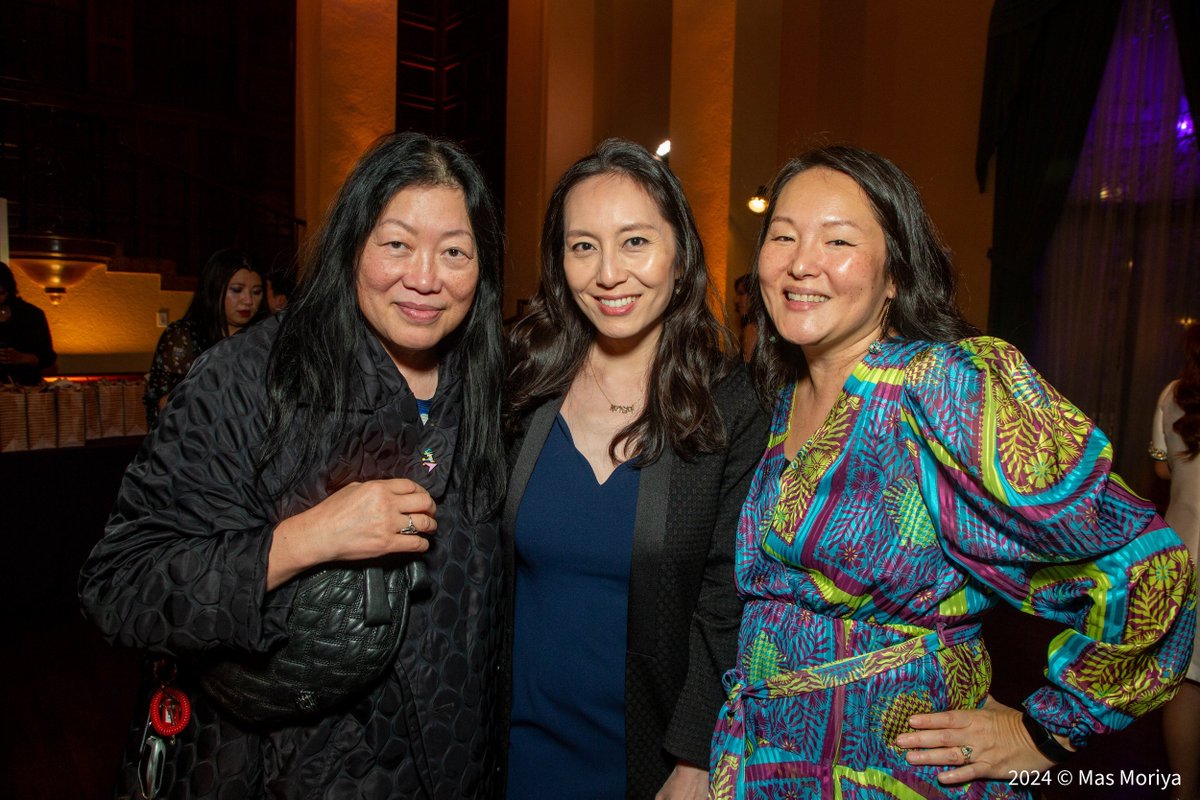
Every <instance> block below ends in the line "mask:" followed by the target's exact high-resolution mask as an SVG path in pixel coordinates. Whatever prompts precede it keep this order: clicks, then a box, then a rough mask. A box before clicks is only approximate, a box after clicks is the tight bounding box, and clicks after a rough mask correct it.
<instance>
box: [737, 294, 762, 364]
mask: <svg viewBox="0 0 1200 800" xmlns="http://www.w3.org/2000/svg"><path fill="white" fill-rule="evenodd" d="M754 290H755V286H754V284H753V283H752V282H751V279H750V276H749V275H742V276H741V277H739V278H738V279H737V280H736V281H734V282H733V291H734V301H733V307H734V310H735V312H736V313H737V315H738V340H739V342H740V343H741V346H742V360H743V361H745V362H746V363H747V364H749V363H750V359H751V357H752V356H753V355H754V343H755V341H757V340H758V323H756V322H755V321H754V318H753V317H752V316H751V314H750V304H751V303H752V302H754V297H753V292H754Z"/></svg>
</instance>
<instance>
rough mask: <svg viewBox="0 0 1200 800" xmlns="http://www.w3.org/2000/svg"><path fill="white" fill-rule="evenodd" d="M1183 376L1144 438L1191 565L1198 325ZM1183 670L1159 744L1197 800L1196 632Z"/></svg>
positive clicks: (1198, 446)
mask: <svg viewBox="0 0 1200 800" xmlns="http://www.w3.org/2000/svg"><path fill="white" fill-rule="evenodd" d="M1184 358H1185V360H1184V364H1183V372H1182V373H1180V375H1179V378H1178V379H1177V380H1174V381H1171V383H1169V384H1167V387H1166V388H1165V389H1163V391H1162V394H1161V395H1159V398H1158V407H1157V409H1156V411H1155V413H1154V426H1153V428H1152V430H1151V433H1150V456H1151V458H1153V459H1154V460H1155V464H1154V471H1155V472H1156V473H1157V474H1158V476H1159V477H1160V478H1163V479H1164V480H1169V481H1170V482H1171V501H1170V504H1169V505H1168V506H1167V513H1166V520H1167V524H1168V525H1170V526H1171V528H1173V529H1174V531H1175V532H1176V533H1177V534H1179V537H1180V538H1181V539H1183V543H1184V544H1186V545H1187V548H1188V552H1190V553H1191V554H1192V560H1193V561H1195V560H1196V558H1197V548H1198V547H1200V459H1198V458H1196V454H1197V453H1200V324H1195V323H1193V324H1191V325H1189V326H1188V328H1187V331H1186V333H1185V334H1184ZM1194 644H1195V645H1196V646H1195V647H1194V648H1193V650H1192V661H1191V663H1190V664H1189V665H1188V669H1187V680H1185V681H1184V682H1183V684H1182V685H1181V686H1180V687H1179V694H1177V695H1176V696H1175V697H1174V698H1172V699H1171V701H1170V702H1168V703H1167V705H1166V708H1164V709H1163V744H1164V745H1165V746H1166V750H1167V763H1168V765H1169V766H1170V768H1171V771H1172V772H1176V773H1178V774H1179V775H1180V779H1181V781H1182V784H1181V786H1180V787H1179V791H1178V793H1175V790H1174V789H1172V790H1171V791H1172V793H1173V794H1175V796H1177V797H1182V798H1184V799H1185V800H1195V798H1196V797H1197V796H1200V627H1198V628H1197V629H1196V637H1195V641H1194Z"/></svg>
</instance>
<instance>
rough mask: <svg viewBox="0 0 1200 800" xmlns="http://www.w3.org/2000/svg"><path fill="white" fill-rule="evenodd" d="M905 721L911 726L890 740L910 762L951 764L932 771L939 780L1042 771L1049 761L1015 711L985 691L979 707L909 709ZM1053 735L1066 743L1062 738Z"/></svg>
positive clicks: (951, 780) (1045, 768)
mask: <svg viewBox="0 0 1200 800" xmlns="http://www.w3.org/2000/svg"><path fill="white" fill-rule="evenodd" d="M908 723H909V725H911V726H912V727H914V728H916V729H917V730H916V731H915V732H912V733H902V734H900V735H899V736H897V737H896V744H897V745H898V746H900V747H905V748H909V751H908V753H906V754H905V757H906V758H907V759H908V763H910V764H934V765H938V764H944V765H946V766H950V767H953V769H950V770H947V771H946V772H942V773H941V774H939V775H938V781H939V782H941V783H965V782H967V781H972V780H978V779H980V778H990V779H995V780H1004V779H1008V778H1011V777H1012V773H1013V772H1014V771H1016V772H1021V771H1031V772H1043V771H1045V770H1047V769H1050V767H1052V766H1054V762H1052V761H1051V760H1050V759H1048V758H1046V757H1045V756H1044V755H1042V754H1041V752H1040V751H1039V750H1038V749H1037V747H1036V746H1035V745H1034V743H1033V740H1032V739H1030V738H1029V733H1028V732H1027V731H1026V730H1025V725H1024V723H1023V722H1022V721H1021V712H1020V711H1018V710H1017V709H1015V708H1009V707H1008V706H1006V705H1002V704H1001V703H998V702H996V701H995V700H994V699H992V697H991V695H989V696H988V698H987V700H986V701H985V702H984V704H983V708H979V709H963V710H958V711H939V712H936V713H933V714H914V715H913V716H912V717H910V718H909V720H908ZM1059 740H1060V741H1061V742H1062V743H1063V744H1064V746H1066V739H1065V737H1059Z"/></svg>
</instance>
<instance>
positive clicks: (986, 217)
mask: <svg viewBox="0 0 1200 800" xmlns="http://www.w3.org/2000/svg"><path fill="white" fill-rule="evenodd" d="M990 10H991V4H990V3H947V2H942V0H870V1H869V2H868V0H820V1H819V2H805V3H784V11H783V26H782V30H783V42H782V48H781V67H780V75H781V82H780V92H779V101H778V105H779V150H778V156H779V161H780V162H782V161H783V160H784V159H785V158H787V157H788V156H790V155H794V154H795V153H796V152H798V151H799V150H801V149H803V148H804V147H806V146H809V145H811V144H814V143H820V142H849V143H853V144H858V145H862V146H864V147H867V148H869V149H872V150H876V151H878V152H880V153H882V154H883V155H885V156H887V157H888V158H890V159H892V160H893V161H895V162H896V163H897V164H899V165H900V167H901V168H903V169H904V170H905V171H906V172H908V173H909V174H910V175H911V176H912V177H913V180H914V181H916V183H917V186H918V187H919V188H920V190H921V193H922V195H923V196H924V198H925V202H926V205H927V206H928V209H929V212H930V215H931V216H932V217H933V220H934V222H935V223H937V225H938V227H939V229H940V230H941V232H942V235H943V236H944V237H945V239H946V241H947V244H949V245H950V248H951V249H952V250H953V251H954V254H955V263H956V264H957V266H958V269H959V273H960V275H961V283H960V288H959V304H960V305H961V306H962V307H963V309H964V311H966V313H967V316H968V318H970V320H971V321H972V322H974V323H975V324H977V325H980V326H985V325H986V323H987V307H988V282H989V279H990V274H991V265H990V264H989V262H988V260H987V250H988V247H989V246H990V245H991V239H992V194H991V192H990V191H989V192H988V193H987V194H980V193H979V190H978V187H977V186H976V184H975V175H974V170H975V139H976V134H977V132H978V128H979V104H980V98H981V96H982V93H983V65H984V54H985V51H986V47H987V25H988V16H989V14H990Z"/></svg>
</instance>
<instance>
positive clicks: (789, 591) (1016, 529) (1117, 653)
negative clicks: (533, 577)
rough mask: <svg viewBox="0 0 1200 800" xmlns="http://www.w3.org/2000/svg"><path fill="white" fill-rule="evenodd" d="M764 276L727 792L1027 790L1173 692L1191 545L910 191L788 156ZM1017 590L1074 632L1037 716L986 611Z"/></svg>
mask: <svg viewBox="0 0 1200 800" xmlns="http://www.w3.org/2000/svg"><path fill="white" fill-rule="evenodd" d="M753 276H754V279H755V281H756V282H757V285H758V287H759V291H758V292H757V293H755V297H754V310H753V314H754V316H755V317H756V319H757V321H758V322H759V329H760V331H761V333H760V340H759V342H758V346H757V348H756V350H755V357H754V361H753V364H752V369H753V372H754V377H755V381H756V384H757V386H758V388H759V390H760V392H762V393H763V394H764V396H766V397H768V398H770V399H771V401H772V402H773V403H774V407H775V412H774V419H773V421H772V427H771V437H770V440H769V442H768V446H767V451H766V454H765V456H764V458H763V460H762V462H761V463H760V465H759V467H758V471H757V473H756V475H755V477H754V479H753V482H752V484H751V488H750V495H749V498H748V499H747V501H746V505H745V506H744V508H743V510H742V517H741V520H740V522H739V531H738V537H739V540H738V552H737V563H736V576H737V577H736V579H737V585H738V589H739V591H740V592H741V594H742V595H743V597H744V598H745V599H746V608H745V612H744V615H743V619H742V626H741V630H740V633H739V642H738V659H737V664H736V667H735V668H734V669H733V670H731V671H730V672H729V673H728V674H727V675H726V687H727V689H728V690H729V700H728V702H727V704H726V706H725V708H724V709H723V710H722V713H721V716H720V718H719V721H718V726H717V731H716V734H715V738H714V746H713V754H712V760H711V767H712V796H714V797H717V798H776V797H779V798H782V797H788V798H791V797H839V798H918V797H954V798H983V797H987V798H999V797H1024V796H1027V795H1026V794H1025V790H1024V789H1023V788H1021V787H1020V786H1015V785H1010V781H1009V779H1010V778H1011V777H1012V775H1011V771H1013V770H1044V769H1047V768H1048V767H1050V766H1051V764H1052V763H1053V762H1054V761H1058V760H1062V759H1063V758H1065V757H1066V756H1067V755H1068V754H1069V752H1070V751H1072V750H1074V749H1077V748H1079V747H1081V746H1083V745H1085V744H1086V743H1087V740H1088V738H1089V737H1090V736H1091V735H1092V734H1094V733H1102V732H1106V731H1110V730H1116V729H1119V728H1122V727H1124V726H1126V725H1127V724H1128V723H1129V722H1130V721H1131V720H1132V719H1133V718H1135V717H1136V716H1138V715H1140V714H1142V713H1145V712H1146V711H1148V710H1150V709H1152V708H1154V707H1156V706H1158V705H1160V704H1161V703H1163V702H1164V701H1165V700H1166V699H1167V698H1168V697H1170V695H1171V694H1172V693H1173V691H1174V690H1175V687H1176V685H1177V684H1178V682H1179V680H1180V679H1181V678H1182V676H1183V671H1184V669H1185V667H1186V664H1187V659H1188V653H1189V652H1190V649H1191V636H1192V629H1193V625H1194V620H1195V580H1194V576H1193V569H1192V564H1191V562H1190V560H1189V558H1188V555H1187V551H1186V550H1185V549H1184V547H1183V545H1182V543H1181V542H1180V541H1179V538H1178V537H1177V536H1176V535H1175V534H1174V533H1173V532H1172V531H1171V530H1170V529H1169V528H1167V527H1166V526H1165V525H1164V524H1163V522H1162V520H1160V519H1159V518H1158V517H1157V516H1156V515H1155V514H1154V511H1153V508H1152V507H1151V506H1150V504H1148V503H1146V502H1145V501H1143V500H1142V499H1140V498H1139V497H1137V496H1136V495H1134V494H1133V493H1132V492H1131V491H1130V490H1129V488H1128V487H1127V486H1126V485H1125V484H1124V483H1123V482H1122V481H1121V480H1120V478H1118V477H1117V476H1116V475H1114V474H1112V473H1111V472H1110V466H1111V457H1112V451H1111V447H1110V445H1109V443H1108V440H1107V439H1106V438H1105V436H1104V435H1103V433H1101V432H1100V431H1099V430H1097V429H1096V427H1095V425H1094V424H1093V423H1092V422H1091V421H1090V420H1089V419H1088V418H1087V417H1086V416H1084V415H1083V414H1082V413H1081V412H1080V411H1079V410H1078V409H1076V408H1075V407H1074V406H1072V405H1071V404H1070V403H1069V402H1067V401H1066V400H1065V399H1064V398H1063V397H1062V396H1061V395H1059V394H1058V393H1057V392H1056V391H1055V390H1054V389H1053V388H1052V387H1051V386H1049V385H1048V384H1047V383H1046V382H1045V381H1044V380H1042V378H1041V377H1040V376H1039V375H1038V374H1037V373H1036V372H1035V371H1034V370H1033V368H1032V367H1031V366H1030V365H1029V364H1028V362H1026V361H1025V359H1024V357H1022V355H1021V354H1020V353H1019V352H1017V351H1016V350H1015V349H1014V348H1013V347H1012V346H1011V345H1009V344H1007V343H1006V342H1003V341H1000V340H997V339H992V338H986V337H979V336H975V335H974V333H975V332H974V330H973V329H972V328H971V326H970V325H969V324H967V323H966V322H965V321H964V320H963V318H962V316H961V314H960V312H959V311H958V309H957V308H956V307H955V305H954V287H953V268H952V265H951V263H950V259H949V256H948V254H947V252H946V250H945V248H944V247H943V245H942V244H941V242H940V240H939V238H938V236H937V234H936V233H935V231H934V228H933V225H932V223H931V222H930V220H929V218H928V216H927V215H926V213H925V210H924V207H923V205H922V203H921V200H920V196H919V194H918V193H917V191H916V188H915V187H914V186H913V184H912V182H911V180H910V179H909V178H908V177H907V176H906V175H905V174H904V173H903V172H901V171H900V170H899V169H898V168H896V167H895V166H894V165H893V164H892V163H891V162H889V161H887V160H886V159H883V158H881V157H880V156H877V155H875V154H873V153H869V152H866V151H863V150H859V149H856V148H849V147H827V148H822V149H818V150H815V151H812V152H810V153H807V154H805V155H803V156H801V157H799V158H797V159H794V160H793V161H791V162H789V163H788V164H787V165H786V166H785V167H784V168H783V170H782V172H781V173H780V175H779V176H778V177H777V178H776V180H775V183H774V186H773V188H772V191H771V198H770V206H769V208H768V210H767V213H766V215H765V219H764V227H763V229H762V232H761V234H760V237H759V252H758V258H757V261H756V263H755V265H754V271H753ZM1001 601H1004V602H1008V603H1010V604H1012V605H1014V606H1016V607H1018V608H1020V609H1022V610H1023V611H1026V612H1028V613H1031V614H1035V615H1037V616H1040V617H1045V618H1048V619H1053V620H1056V621H1058V622H1061V623H1063V624H1064V625H1065V626H1066V630H1064V632H1063V633H1062V634H1060V635H1059V636H1058V637H1056V638H1055V640H1054V641H1053V643H1052V644H1051V646H1050V653H1049V662H1048V667H1047V671H1046V675H1047V678H1048V681H1047V684H1046V685H1045V686H1043V687H1042V688H1040V689H1038V690H1037V691H1036V692H1034V693H1033V694H1032V695H1031V696H1030V697H1028V698H1026V699H1025V701H1024V706H1025V711H1024V712H1022V711H1020V710H1017V709H1014V708H1009V707H1007V706H1004V705H1002V704H1000V703H998V702H996V701H995V700H994V699H992V698H991V697H990V696H989V695H988V687H989V683H990V677H991V667H990V661H989V659H988V655H987V651H986V649H985V648H984V645H983V643H982V641H981V640H980V638H979V626H978V624H977V618H978V617H979V616H980V615H981V614H982V613H983V612H985V611H986V610H988V609H989V608H990V607H992V606H994V605H996V604H997V603H999V602H1001ZM1014 783H1015V782H1014Z"/></svg>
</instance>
